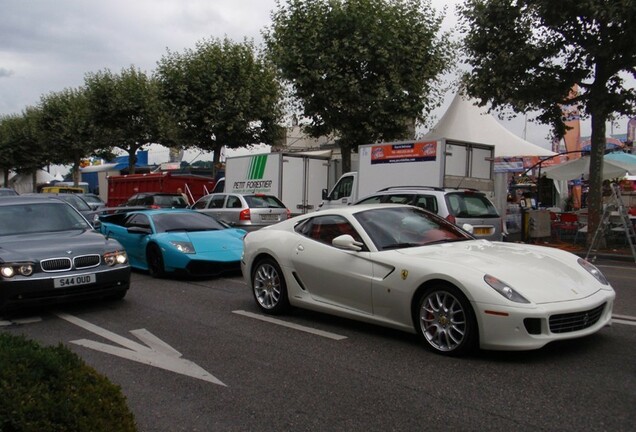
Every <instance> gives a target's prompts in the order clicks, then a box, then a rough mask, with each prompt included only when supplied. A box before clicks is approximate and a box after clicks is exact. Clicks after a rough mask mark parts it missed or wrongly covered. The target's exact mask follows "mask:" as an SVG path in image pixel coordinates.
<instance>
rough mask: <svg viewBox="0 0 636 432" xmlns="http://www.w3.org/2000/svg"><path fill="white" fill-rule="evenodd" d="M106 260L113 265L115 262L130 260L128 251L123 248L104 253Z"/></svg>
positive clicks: (123, 262) (124, 262)
mask: <svg viewBox="0 0 636 432" xmlns="http://www.w3.org/2000/svg"><path fill="white" fill-rule="evenodd" d="M104 262H105V263H106V264H107V265H109V266H111V267H112V266H114V265H115V264H126V263H127V262H128V255H126V251H123V250H121V251H115V252H108V253H105V254H104Z"/></svg>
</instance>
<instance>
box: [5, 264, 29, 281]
mask: <svg viewBox="0 0 636 432" xmlns="http://www.w3.org/2000/svg"><path fill="white" fill-rule="evenodd" d="M32 274H33V264H31V263H11V264H2V266H1V267H0V275H2V276H3V277H5V278H7V279H8V278H11V277H13V276H15V275H22V276H31V275H32Z"/></svg>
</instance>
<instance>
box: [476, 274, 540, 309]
mask: <svg viewBox="0 0 636 432" xmlns="http://www.w3.org/2000/svg"><path fill="white" fill-rule="evenodd" d="M484 281H485V282H486V283H487V284H488V285H490V286H491V287H492V288H493V289H494V290H495V291H497V292H498V293H499V294H501V295H502V296H504V297H505V298H507V299H508V300H510V301H513V302H515V303H530V302H529V301H528V299H526V298H525V297H524V296H522V295H521V294H519V293H518V292H517V291H515V290H514V289H513V288H512V287H511V286H510V285H508V284H507V283H505V282H503V281H501V280H499V279H497V278H496V277H494V276H490V275H486V276H484Z"/></svg>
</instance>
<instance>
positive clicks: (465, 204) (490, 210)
mask: <svg viewBox="0 0 636 432" xmlns="http://www.w3.org/2000/svg"><path fill="white" fill-rule="evenodd" d="M446 202H447V204H448V211H449V213H450V214H452V215H453V216H455V217H456V218H460V219H461V218H484V217H486V218H498V217H499V214H498V213H497V209H496V208H495V206H494V205H493V204H492V203H491V202H490V200H489V199H488V198H487V197H486V196H485V195H483V194H477V193H449V194H447V195H446Z"/></svg>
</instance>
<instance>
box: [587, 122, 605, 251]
mask: <svg viewBox="0 0 636 432" xmlns="http://www.w3.org/2000/svg"><path fill="white" fill-rule="evenodd" d="M591 120H592V143H591V144H592V148H591V151H590V173H589V188H590V190H589V192H588V196H587V203H588V204H587V207H588V230H587V244H588V245H589V244H590V243H591V241H592V237H593V236H594V233H595V232H596V230H597V229H598V226H599V224H600V221H601V215H602V214H603V196H602V193H603V156H604V155H605V116H604V115H598V114H597V115H595V114H592V116H591Z"/></svg>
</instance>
